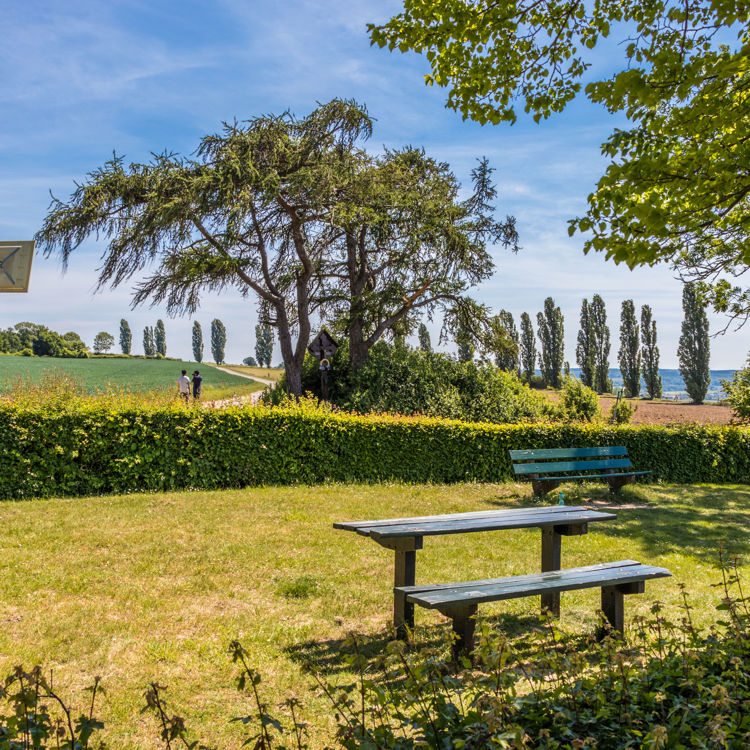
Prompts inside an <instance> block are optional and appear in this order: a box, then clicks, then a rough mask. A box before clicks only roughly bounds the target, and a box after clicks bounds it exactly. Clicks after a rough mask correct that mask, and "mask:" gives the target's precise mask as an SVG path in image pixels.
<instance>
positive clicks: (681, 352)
mask: <svg viewBox="0 0 750 750" xmlns="http://www.w3.org/2000/svg"><path fill="white" fill-rule="evenodd" d="M682 309H683V311H684V313H685V318H684V320H683V321H682V333H681V334H680V345H679V347H678V349H677V358H678V360H679V362H680V375H682V379H683V380H684V381H685V390H686V391H687V393H688V396H690V398H691V399H693V401H694V402H695V403H696V404H702V403H703V399H704V398H705V397H706V392H707V391H708V386H709V384H710V383H711V375H710V373H709V357H710V343H709V339H708V318H707V317H706V310H705V308H704V307H703V300H702V299H701V297H700V294H699V292H698V289H697V288H696V286H695V284H691V283H688V284H685V286H684V287H683V288H682Z"/></svg>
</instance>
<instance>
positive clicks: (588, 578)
mask: <svg viewBox="0 0 750 750" xmlns="http://www.w3.org/2000/svg"><path fill="white" fill-rule="evenodd" d="M671 575H672V574H671V573H670V572H669V571H668V570H667V569H666V568H655V567H652V566H650V565H642V564H641V563H639V562H636V561H635V560H619V561H618V562H611V563H604V564H602V565H589V566H587V567H583V568H568V569H567V570H558V571H554V572H549V573H534V574H532V575H523V576H513V577H510V578H491V579H489V580H485V581H464V582H463V583H441V584H433V585H430V586H402V587H396V588H395V589H394V590H395V592H396V594H401V595H402V596H404V597H405V598H406V601H407V602H409V603H411V604H419V605H420V606H422V607H427V608H428V609H437V610H438V611H439V612H441V613H442V614H444V615H445V616H446V617H450V618H451V619H452V620H453V632H454V634H455V640H454V644H453V656H454V658H458V656H460V655H462V654H468V653H471V651H472V650H473V648H474V615H475V614H476V611H477V606H478V605H479V604H482V603H484V602H497V601H501V600H503V599H517V598H520V597H526V596H538V595H540V594H541V595H545V594H547V595H549V594H557V595H559V593H560V592H562V591H572V590H574V589H586V588H596V587H601V590H602V611H603V612H604V616H605V617H606V618H607V620H608V621H609V623H610V624H611V625H612V627H613V628H614V629H616V630H618V631H619V632H621V633H622V632H623V631H624V629H625V617H624V601H623V597H624V596H625V595H626V594H642V593H643V592H644V590H645V582H646V581H647V580H650V579H652V578H665V577H667V576H671Z"/></svg>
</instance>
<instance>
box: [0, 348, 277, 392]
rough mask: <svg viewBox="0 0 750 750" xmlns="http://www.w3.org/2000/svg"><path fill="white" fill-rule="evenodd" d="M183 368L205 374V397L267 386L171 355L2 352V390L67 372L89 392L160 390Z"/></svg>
mask: <svg viewBox="0 0 750 750" xmlns="http://www.w3.org/2000/svg"><path fill="white" fill-rule="evenodd" d="M181 370H187V371H188V374H192V372H193V371H194V370H200V372H201V375H202V376H203V396H204V398H225V397H228V396H230V395H232V394H235V393H236V394H247V393H251V392H252V391H257V390H260V389H261V388H263V387H264V386H263V385H262V384H261V383H257V382H255V381H252V380H248V379H247V378H243V377H240V376H239V375H231V374H229V373H226V372H222V371H221V370H217V369H216V368H215V367H213V366H212V365H207V364H206V363H205V362H203V363H201V364H199V363H197V362H184V361H182V360H169V359H142V358H132V359H127V358H111V359H110V358H105V357H102V358H90V359H57V358H54V357H14V356H10V355H2V354H0V393H2V392H3V391H4V390H7V389H8V387H9V386H11V385H12V384H13V383H14V382H16V381H17V380H18V379H19V378H20V379H23V380H27V381H31V382H33V383H38V382H40V381H41V380H42V379H43V378H44V376H45V375H46V374H47V375H49V374H54V373H55V371H57V372H58V373H65V374H66V375H68V376H70V377H71V378H73V379H74V380H75V381H76V382H78V383H80V384H81V385H82V386H83V387H84V388H85V389H86V391H87V392H89V393H96V392H97V391H103V390H107V389H109V388H113V387H114V388H118V387H122V388H123V389H126V390H130V391H139V392H147V391H158V390H163V389H175V390H176V388H177V378H178V377H179V376H180V371H181Z"/></svg>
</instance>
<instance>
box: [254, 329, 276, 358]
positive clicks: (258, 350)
mask: <svg viewBox="0 0 750 750" xmlns="http://www.w3.org/2000/svg"><path fill="white" fill-rule="evenodd" d="M272 356H273V330H272V329H271V326H270V325H268V323H259V324H258V325H256V326H255V358H256V359H257V360H258V365H259V366H260V367H270V366H271V357H272Z"/></svg>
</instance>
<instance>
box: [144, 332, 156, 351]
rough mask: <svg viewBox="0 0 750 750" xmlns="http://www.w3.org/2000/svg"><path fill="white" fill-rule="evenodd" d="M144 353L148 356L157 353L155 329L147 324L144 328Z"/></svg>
mask: <svg viewBox="0 0 750 750" xmlns="http://www.w3.org/2000/svg"><path fill="white" fill-rule="evenodd" d="M143 353H144V354H145V355H146V356H147V357H153V356H154V354H156V344H154V329H153V327H152V326H146V327H145V328H144V329H143Z"/></svg>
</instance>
